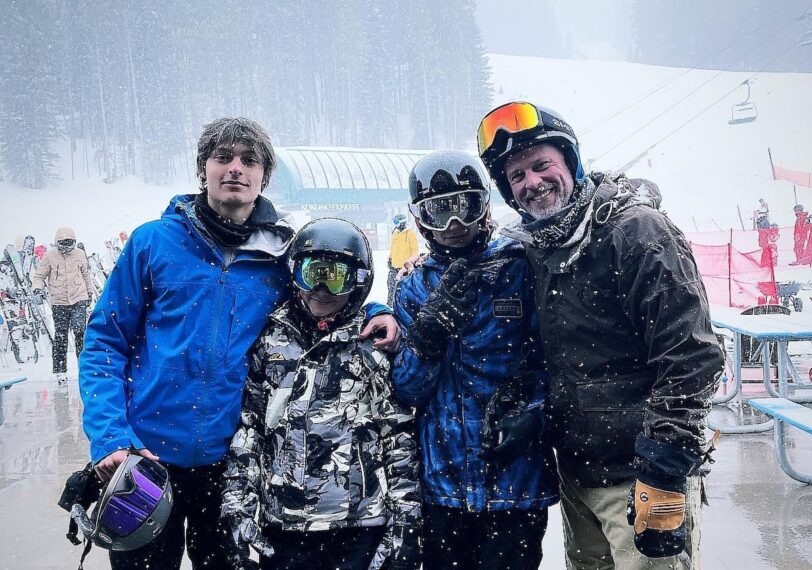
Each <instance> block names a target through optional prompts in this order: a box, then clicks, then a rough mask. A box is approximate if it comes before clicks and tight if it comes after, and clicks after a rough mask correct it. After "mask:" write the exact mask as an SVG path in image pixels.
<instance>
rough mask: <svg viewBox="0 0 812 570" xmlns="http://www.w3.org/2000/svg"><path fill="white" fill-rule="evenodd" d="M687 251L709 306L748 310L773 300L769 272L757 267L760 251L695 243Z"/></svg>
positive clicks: (770, 271) (771, 276)
mask: <svg viewBox="0 0 812 570" xmlns="http://www.w3.org/2000/svg"><path fill="white" fill-rule="evenodd" d="M691 249H692V250H693V252H694V259H696V264H697V267H698V268H699V273H700V275H701V276H702V282H703V283H704V285H705V289H706V291H707V293H708V301H710V303H711V304H717V305H726V306H729V307H752V306H753V305H757V304H759V303H760V302H761V303H763V302H764V301H765V300H766V299H765V297H767V296H772V297H774V296H775V294H776V290H775V279H774V277H773V275H774V274H773V269H772V267H771V266H769V265H768V266H767V267H763V266H762V265H761V251H754V252H750V253H744V252H741V251H738V250H737V249H735V248H734V247H732V245H731V244H725V245H702V244H698V243H691Z"/></svg>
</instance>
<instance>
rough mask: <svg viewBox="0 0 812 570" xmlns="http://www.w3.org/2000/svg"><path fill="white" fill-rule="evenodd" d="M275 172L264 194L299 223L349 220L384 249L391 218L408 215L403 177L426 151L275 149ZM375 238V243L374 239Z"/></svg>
mask: <svg viewBox="0 0 812 570" xmlns="http://www.w3.org/2000/svg"><path fill="white" fill-rule="evenodd" d="M276 153H277V160H278V164H277V168H276V170H275V171H274V173H273V175H272V176H271V182H270V184H269V186H268V188H267V189H266V190H265V194H266V195H267V196H268V197H269V198H270V199H271V201H272V202H274V204H279V205H280V206H281V207H282V208H283V209H285V210H288V211H291V212H299V214H298V215H299V216H303V217H304V219H308V218H313V219H315V218H322V217H325V216H335V217H340V218H345V219H347V220H350V221H352V222H353V223H355V224H356V225H358V226H359V227H361V228H362V229H363V230H364V232H365V233H366V234H367V235H368V236H369V237H370V241H371V242H373V243H372V246H373V247H386V246H387V243H385V242H387V241H388V234H389V231H388V229H385V228H383V227H380V226H381V225H383V224H386V226H387V227H388V226H389V224H390V222H391V220H392V217H393V216H394V215H395V214H399V213H408V203H409V172H410V171H411V170H412V167H413V166H414V165H415V163H416V162H417V161H418V160H420V158H422V157H423V156H425V155H426V154H428V153H429V151H427V150H399V149H370V148H364V149H362V148H344V147H287V148H277V149H276ZM378 234H380V238H381V239H376V238H377V236H378Z"/></svg>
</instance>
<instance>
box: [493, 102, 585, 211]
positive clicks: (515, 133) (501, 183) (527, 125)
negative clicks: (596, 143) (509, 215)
mask: <svg viewBox="0 0 812 570" xmlns="http://www.w3.org/2000/svg"><path fill="white" fill-rule="evenodd" d="M544 142H549V143H551V144H554V145H555V146H557V147H559V148H560V149H561V151H562V153H563V154H564V159H565V161H566V164H567V167H568V168H569V170H570V174H572V177H573V180H574V181H575V183H576V184H581V183H583V182H584V180H585V178H586V174H585V172H584V169H583V166H582V165H581V156H580V151H579V147H578V138H577V137H576V136H575V131H573V130H572V127H571V126H570V125H569V123H568V122H567V121H565V120H564V118H563V117H561V115H559V114H558V113H557V112H556V111H553V110H552V109H548V108H546V107H540V106H538V105H534V104H532V103H528V102H526V101H513V102H511V103H506V104H505V105H502V106H500V107H497V108H496V109H494V110H493V111H491V112H490V113H488V114H487V115H485V118H483V119H482V122H480V124H479V129H478V130H477V148H478V149H479V156H480V158H481V159H482V162H483V163H485V167H486V168H487V169H488V172H490V174H491V176H493V179H494V181H495V182H496V186H497V188H498V189H499V192H500V193H501V194H502V197H503V198H504V199H505V201H506V202H507V203H508V204H510V205H513V204H514V203H515V202H514V200H513V193H512V191H511V189H510V185H509V184H508V183H507V178H506V177H505V173H504V168H505V163H506V161H507V159H508V158H510V157H511V156H513V155H514V154H516V153H518V152H521V151H523V150H525V149H528V148H530V147H531V146H534V145H536V144H539V143H544Z"/></svg>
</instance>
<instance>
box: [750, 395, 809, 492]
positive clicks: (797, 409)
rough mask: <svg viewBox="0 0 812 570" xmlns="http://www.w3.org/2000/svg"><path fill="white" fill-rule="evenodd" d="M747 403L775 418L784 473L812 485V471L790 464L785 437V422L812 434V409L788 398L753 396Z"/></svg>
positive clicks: (774, 431) (779, 456) (774, 430)
mask: <svg viewBox="0 0 812 570" xmlns="http://www.w3.org/2000/svg"><path fill="white" fill-rule="evenodd" d="M747 403H748V404H749V405H750V406H752V407H753V408H755V409H757V410H759V411H761V412H763V413H765V414H767V415H768V416H770V417H772V418H773V419H774V420H775V428H774V429H773V433H774V434H775V453H776V455H777V456H778V464H779V465H780V466H781V469H783V470H784V473H786V474H787V475H789V476H790V477H792V478H793V479H795V480H796V481H800V482H801V483H806V484H807V485H812V473H804V472H801V471H798V470H797V469H795V468H794V467H793V466H792V465H791V464H790V462H789V457H788V456H787V447H786V439H785V438H784V424H785V423H786V424H789V425H791V426H794V427H796V428H798V429H800V430H803V431H805V432H806V433H808V434H810V435H812V409H810V408H807V407H805V406H802V405H801V404H798V403H796V402H791V401H790V400H787V399H786V398H753V399H751V400H748V402H747Z"/></svg>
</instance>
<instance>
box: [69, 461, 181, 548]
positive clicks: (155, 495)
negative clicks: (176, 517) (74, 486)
mask: <svg viewBox="0 0 812 570" xmlns="http://www.w3.org/2000/svg"><path fill="white" fill-rule="evenodd" d="M171 511H172V485H171V484H170V483H169V473H168V472H167V470H166V468H164V467H163V466H162V465H160V464H159V463H156V462H155V461H152V460H150V459H147V458H146V457H141V456H140V455H135V454H130V455H129V456H127V460H126V461H124V462H122V463H121V464H120V465H119V466H118V469H116V472H115V473H114V474H113V476H112V477H111V478H110V482H109V483H107V486H106V487H105V488H104V490H103V491H102V493H101V498H99V500H98V501H97V502H96V506H95V508H94V509H93V512H92V513H91V514H90V516H88V515H87V512H86V511H85V508H84V507H83V506H82V505H81V504H79V503H77V504H74V505H73V507H72V508H71V518H73V519H74V520H75V521H76V523H77V524H78V526H79V529H80V530H81V531H82V534H84V535H85V537H86V538H87V539H88V540H89V541H90V542H92V543H93V544H96V545H97V546H100V547H102V548H106V549H108V550H134V549H136V548H141V547H142V546H144V545H146V544H148V543H149V542H150V541H152V539H154V538H155V537H156V536H158V534H159V533H160V532H161V531H162V530H163V528H164V526H166V521H167V519H169V513H170V512H171Z"/></svg>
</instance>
